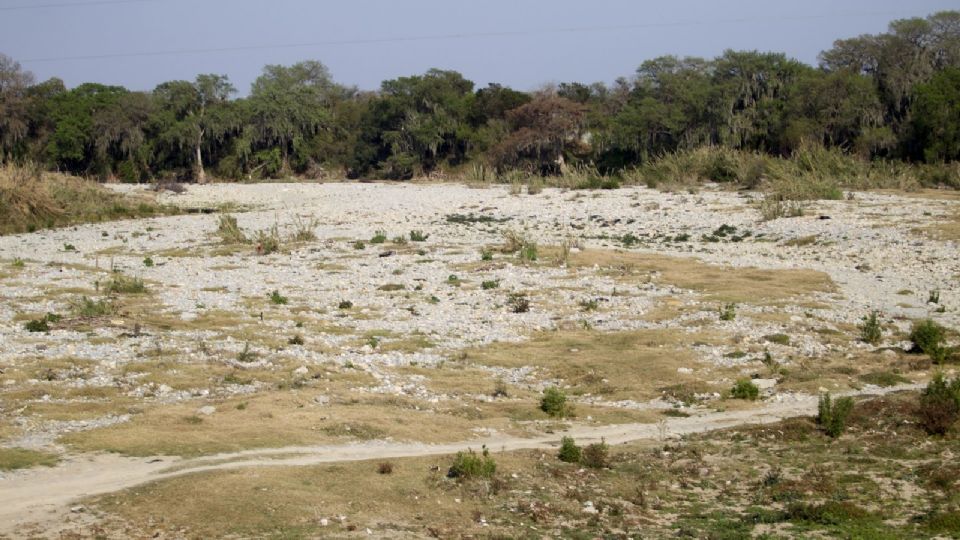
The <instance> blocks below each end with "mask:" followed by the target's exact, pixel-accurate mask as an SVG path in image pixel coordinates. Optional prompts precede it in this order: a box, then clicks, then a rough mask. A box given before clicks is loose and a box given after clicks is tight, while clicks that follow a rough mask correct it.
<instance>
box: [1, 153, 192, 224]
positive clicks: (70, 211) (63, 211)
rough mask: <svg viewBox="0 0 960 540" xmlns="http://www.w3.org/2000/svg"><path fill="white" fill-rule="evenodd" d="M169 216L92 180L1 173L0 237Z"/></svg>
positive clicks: (14, 169)
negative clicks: (95, 223)
mask: <svg viewBox="0 0 960 540" xmlns="http://www.w3.org/2000/svg"><path fill="white" fill-rule="evenodd" d="M171 213H175V210H173V209H172V208H169V207H162V206H159V205H157V204H155V203H153V202H151V201H150V200H149V199H146V198H133V197H126V196H123V195H120V194H117V193H113V192H111V191H109V190H108V189H106V188H104V187H103V186H101V185H99V184H97V183H96V182H94V181H92V180H85V179H82V178H77V177H74V176H68V175H64V174H57V173H49V172H43V171H42V170H41V169H39V168H37V167H32V166H14V165H7V166H4V167H2V168H0V234H14V233H21V232H32V231H36V230H40V229H50V228H55V227H63V226H67V225H74V224H78V223H92V222H99V221H109V220H115V219H125V218H137V217H150V216H155V215H161V214H171Z"/></svg>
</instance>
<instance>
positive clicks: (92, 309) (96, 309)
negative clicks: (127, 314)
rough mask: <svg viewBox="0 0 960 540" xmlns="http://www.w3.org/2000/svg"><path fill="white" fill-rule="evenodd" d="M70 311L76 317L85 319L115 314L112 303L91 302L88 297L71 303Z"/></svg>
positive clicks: (104, 301)
mask: <svg viewBox="0 0 960 540" xmlns="http://www.w3.org/2000/svg"><path fill="white" fill-rule="evenodd" d="M70 309H71V311H72V312H73V314H74V316H76V317H81V318H84V319H90V318H95V317H105V316H107V315H110V314H111V313H113V312H114V306H113V304H112V303H110V302H107V301H106V300H96V301H95V300H91V299H90V298H87V297H86V296H83V297H80V298H78V299H75V300H73V301H71V302H70Z"/></svg>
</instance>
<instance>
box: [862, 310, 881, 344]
mask: <svg viewBox="0 0 960 540" xmlns="http://www.w3.org/2000/svg"><path fill="white" fill-rule="evenodd" d="M882 337H883V328H881V327H880V321H879V319H878V314H877V312H876V311H871V312H870V315H867V316H866V317H864V318H863V324H861V325H860V340H861V341H863V342H864V343H869V344H870V345H877V344H879V343H880V339H881V338H882Z"/></svg>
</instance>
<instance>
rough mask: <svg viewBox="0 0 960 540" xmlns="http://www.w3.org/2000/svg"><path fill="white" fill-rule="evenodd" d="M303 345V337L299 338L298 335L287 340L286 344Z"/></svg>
mask: <svg viewBox="0 0 960 540" xmlns="http://www.w3.org/2000/svg"><path fill="white" fill-rule="evenodd" d="M303 343H304V341H303V336H301V335H300V334H297V335H295V336H293V337H292V338H290V339H288V340H287V344H289V345H303Z"/></svg>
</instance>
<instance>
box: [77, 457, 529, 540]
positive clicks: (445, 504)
mask: <svg viewBox="0 0 960 540" xmlns="http://www.w3.org/2000/svg"><path fill="white" fill-rule="evenodd" d="M495 457H496V459H497V460H498V465H499V466H500V468H501V469H503V470H510V469H515V470H520V469H521V463H523V465H526V464H527V462H528V461H529V459H530V458H528V457H527V458H525V459H522V461H517V459H516V458H514V457H512V456H510V455H507V456H501V455H499V454H497V455H496V456H495ZM450 460H451V457H450V456H445V457H440V456H438V457H430V458H415V459H404V460H395V462H394V467H393V470H392V472H391V474H389V475H383V474H379V473H378V464H379V462H378V461H369V462H368V461H363V462H354V463H341V464H336V465H322V466H311V467H299V468H295V467H269V468H252V469H243V470H239V471H224V472H211V473H201V474H192V475H188V476H184V477H180V478H174V479H171V480H166V481H162V482H156V483H152V484H148V485H146V486H141V487H138V488H136V489H133V490H128V491H126V492H123V493H118V494H115V495H109V496H106V497H101V498H100V499H98V500H97V501H96V502H95V504H96V506H97V507H98V508H100V509H102V510H104V511H106V512H111V513H115V514H116V515H119V516H121V517H123V518H126V519H127V520H129V521H131V522H132V523H133V524H139V525H142V526H143V527H145V528H147V529H148V528H149V527H148V526H147V524H148V523H150V522H158V523H159V522H161V521H162V522H163V523H165V524H167V525H165V526H172V527H177V528H180V527H184V528H185V531H184V532H186V533H187V536H190V537H198V538H212V537H222V536H225V535H226V536H231V535H235V536H240V537H258V538H259V537H271V538H313V537H326V536H331V535H332V536H337V537H341V536H342V537H347V536H353V535H357V534H362V531H364V530H365V529H366V528H368V527H369V528H371V529H373V530H375V531H377V532H376V533H375V535H376V536H378V537H397V538H401V537H405V538H411V537H413V538H422V537H425V536H429V535H430V532H429V530H435V531H437V532H438V533H440V531H447V530H448V527H451V526H456V527H457V530H458V531H460V532H463V533H467V532H474V533H476V534H480V533H484V534H485V533H487V532H489V528H488V527H483V526H482V525H481V524H480V523H479V522H478V520H475V519H474V517H473V516H475V515H485V514H487V513H488V512H489V511H490V510H491V509H489V508H488V507H487V502H488V501H487V500H486V499H485V498H480V497H471V496H470V495H469V488H461V487H460V486H459V485H457V484H456V483H455V482H453V481H452V480H446V479H445V478H444V475H445V473H446V466H448V465H449V461H450ZM435 465H438V466H439V470H437V471H433V472H431V470H430V469H431V467H432V466H435ZM341 515H343V516H346V520H345V522H343V523H341V522H340V521H339V519H337V516H341ZM324 518H326V519H327V520H328V524H327V525H326V526H323V525H321V519H324ZM471 522H472V523H471ZM464 526H466V527H465V529H464V528H463V527H464ZM353 531H358V532H353ZM440 536H441V537H442V536H444V534H443V533H440ZM454 536H459V535H458V534H457V535H454Z"/></svg>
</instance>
